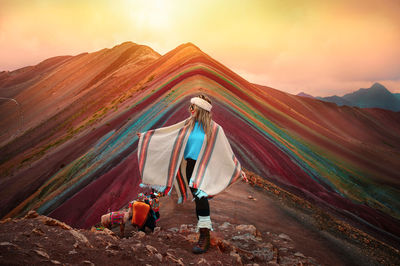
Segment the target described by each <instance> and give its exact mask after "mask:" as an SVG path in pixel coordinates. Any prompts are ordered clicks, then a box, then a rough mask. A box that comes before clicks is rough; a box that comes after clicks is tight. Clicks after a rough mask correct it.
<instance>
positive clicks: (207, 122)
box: [187, 94, 211, 142]
mask: <svg viewBox="0 0 400 266" xmlns="http://www.w3.org/2000/svg"><path fill="white" fill-rule="evenodd" d="M197 97H199V98H200V99H203V100H205V101H207V102H208V103H209V104H211V100H210V98H208V97H207V96H205V95H204V94H200V95H199V96H197ZM194 108H196V109H195V110H196V113H195V115H194V116H191V117H190V118H189V119H188V122H187V124H188V125H189V129H190V130H193V128H194V124H195V123H196V122H199V124H200V125H202V126H203V129H204V133H205V134H206V136H207V142H208V141H209V140H210V138H211V112H209V111H206V110H204V109H202V108H200V107H198V106H197V105H194Z"/></svg>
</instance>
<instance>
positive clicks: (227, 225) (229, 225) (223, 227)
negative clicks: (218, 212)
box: [218, 222, 232, 230]
mask: <svg viewBox="0 0 400 266" xmlns="http://www.w3.org/2000/svg"><path fill="white" fill-rule="evenodd" d="M231 226H232V225H231V224H230V223H228V222H224V223H223V224H222V225H220V226H218V229H219V230H228V229H229V228H230V227H231Z"/></svg>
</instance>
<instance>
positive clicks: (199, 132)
mask: <svg viewBox="0 0 400 266" xmlns="http://www.w3.org/2000/svg"><path fill="white" fill-rule="evenodd" d="M204 136H205V133H204V129H203V125H201V124H199V123H198V122H196V123H195V124H194V128H193V130H192V132H191V133H190V135H189V139H188V141H187V144H186V147H185V152H184V154H183V156H184V158H185V160H186V159H188V158H190V159H193V160H197V157H199V154H200V150H201V146H202V145H203V141H204Z"/></svg>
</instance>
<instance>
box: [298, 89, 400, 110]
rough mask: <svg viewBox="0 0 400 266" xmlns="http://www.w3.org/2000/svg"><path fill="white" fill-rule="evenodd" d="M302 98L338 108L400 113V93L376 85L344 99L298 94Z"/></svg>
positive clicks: (343, 97) (348, 95)
mask: <svg viewBox="0 0 400 266" xmlns="http://www.w3.org/2000/svg"><path fill="white" fill-rule="evenodd" d="M297 95H298V96H302V97H309V98H315V99H319V100H322V101H325V102H331V103H335V104H337V105H338V106H343V105H347V106H356V107H360V108H382V109H386V110H391V111H395V112H398V111H400V93H391V92H390V91H389V90H388V89H386V88H385V87H384V86H383V85H381V84H379V83H375V84H374V85H372V86H371V87H370V88H367V89H359V90H358V91H355V92H352V93H348V94H346V95H344V96H342V97H340V96H336V95H334V96H329V97H314V96H311V95H309V94H306V93H304V92H301V93H299V94H297Z"/></svg>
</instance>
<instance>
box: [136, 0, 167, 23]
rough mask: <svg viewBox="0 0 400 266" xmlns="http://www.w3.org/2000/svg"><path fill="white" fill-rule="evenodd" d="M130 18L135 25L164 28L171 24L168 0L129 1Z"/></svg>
mask: <svg viewBox="0 0 400 266" xmlns="http://www.w3.org/2000/svg"><path fill="white" fill-rule="evenodd" d="M130 9H131V10H130V11H129V12H130V18H131V20H132V23H135V26H136V27H139V28H146V29H151V30H165V29H166V28H168V27H169V26H170V25H171V8H170V6H169V5H168V1H163V0H140V1H135V2H132V3H131V7H130Z"/></svg>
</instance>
